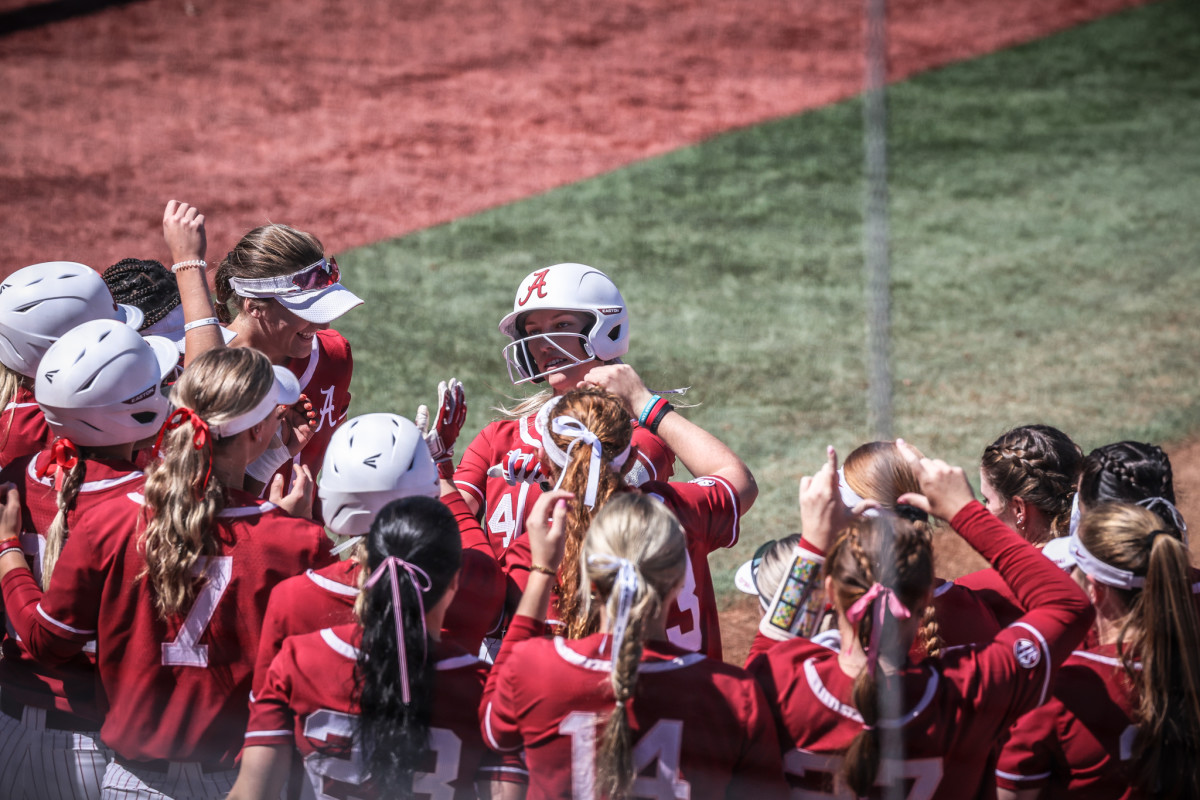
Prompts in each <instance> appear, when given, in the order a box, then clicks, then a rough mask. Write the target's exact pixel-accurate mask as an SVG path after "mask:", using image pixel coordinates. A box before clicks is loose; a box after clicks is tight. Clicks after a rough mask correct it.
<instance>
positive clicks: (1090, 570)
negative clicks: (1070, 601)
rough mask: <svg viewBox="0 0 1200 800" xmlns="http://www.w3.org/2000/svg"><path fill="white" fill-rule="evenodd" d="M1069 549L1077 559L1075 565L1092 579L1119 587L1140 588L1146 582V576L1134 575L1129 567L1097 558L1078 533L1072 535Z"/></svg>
mask: <svg viewBox="0 0 1200 800" xmlns="http://www.w3.org/2000/svg"><path fill="white" fill-rule="evenodd" d="M1069 549H1070V552H1071V556H1072V557H1074V559H1075V565H1076V566H1077V567H1079V568H1080V569H1081V570H1083V571H1084V573H1086V574H1087V575H1088V577H1090V578H1092V580H1095V581H1098V582H1099V583H1103V584H1104V585H1105V586H1115V587H1117V588H1118V589H1140V588H1142V587H1143V586H1144V585H1145V584H1146V579H1145V578H1144V577H1142V576H1140V575H1134V574H1133V573H1132V572H1130V571H1129V570H1127V569H1121V568H1120V567H1114V566H1113V565H1112V564H1109V563H1107V562H1104V561H1101V560H1100V559H1098V558H1096V557H1095V556H1094V555H1092V554H1091V553H1090V552H1088V549H1087V548H1086V547H1084V546H1083V542H1081V541H1080V540H1079V535H1078V534H1073V535H1072V536H1071V539H1070V545H1069Z"/></svg>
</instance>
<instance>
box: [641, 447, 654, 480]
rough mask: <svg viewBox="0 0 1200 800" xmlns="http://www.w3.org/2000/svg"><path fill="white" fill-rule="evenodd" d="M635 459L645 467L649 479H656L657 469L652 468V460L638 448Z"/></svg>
mask: <svg viewBox="0 0 1200 800" xmlns="http://www.w3.org/2000/svg"><path fill="white" fill-rule="evenodd" d="M637 459H638V461H640V462H642V466H644V467H645V468H646V472H648V473H649V474H650V480H652V481H656V480H658V470H657V469H655V468H654V462H653V461H651V460H650V458H649V456H647V455H646V454H645V453H643V452H642V451H641V450H639V451H638V454H637Z"/></svg>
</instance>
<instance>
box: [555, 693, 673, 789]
mask: <svg viewBox="0 0 1200 800" xmlns="http://www.w3.org/2000/svg"><path fill="white" fill-rule="evenodd" d="M599 721H600V716H599V715H598V714H594V713H592V712H590V711H572V712H571V713H570V714H568V715H567V716H566V717H565V718H564V719H563V721H562V722H560V723H559V724H558V732H559V733H563V734H566V735H567V736H570V737H571V796H572V798H574V800H584V798H587V800H592V798H593V797H595V796H596V726H597V724H598V723H599ZM682 745H683V723H682V722H680V721H679V720H677V719H660V720H659V721H658V722H656V723H654V727H653V728H651V729H650V730H648V731H646V732H645V733H643V734H642V736H641V738H640V739H638V742H637V744H636V745H634V748H633V753H632V755H633V772H634V774H635V775H638V776H639V777H638V778H637V779H635V780H634V782H633V786H632V787H630V792H629V796H630V797H646V798H653V800H688V799H689V798H690V797H691V796H692V785H691V784H690V783H688V782H687V781H685V780H684V779H683V778H681V777H679V752H680V749H681V748H682ZM651 764H653V765H654V777H653V778H647V777H645V776H643V775H642V772H643V771H645V769H646V768H647V767H649V766H650V765H651Z"/></svg>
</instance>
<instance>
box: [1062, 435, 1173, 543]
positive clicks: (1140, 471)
mask: <svg viewBox="0 0 1200 800" xmlns="http://www.w3.org/2000/svg"><path fill="white" fill-rule="evenodd" d="M1151 497H1161V498H1162V499H1164V500H1167V501H1169V502H1170V503H1171V505H1175V483H1174V479H1173V477H1172V473H1171V459H1169V458H1168V457H1167V454H1166V453H1165V452H1163V449H1162V448H1161V447H1159V446H1158V445H1153V444H1147V443H1145V442H1115V443H1114V444H1106V445H1104V446H1103V447H1097V448H1096V449H1095V450H1093V451H1092V452H1090V453H1088V455H1087V458H1085V459H1084V460H1083V472H1082V474H1081V475H1080V477H1079V502H1081V503H1083V504H1084V505H1085V506H1087V507H1088V508H1094V507H1095V506H1096V505H1098V504H1100V503H1110V502H1120V503H1137V502H1139V501H1142V500H1147V499H1149V498H1151ZM1150 510H1151V511H1153V512H1154V513H1156V514H1158V515H1159V517H1161V518H1162V520H1163V521H1164V522H1166V523H1167V524H1168V525H1170V526H1171V528H1172V530H1174V529H1175V528H1176V527H1177V526H1176V523H1175V519H1174V518H1173V517H1172V515H1171V514H1170V513H1169V512H1168V510H1167V509H1165V508H1162V507H1161V506H1155V507H1154V508H1152V509H1150Z"/></svg>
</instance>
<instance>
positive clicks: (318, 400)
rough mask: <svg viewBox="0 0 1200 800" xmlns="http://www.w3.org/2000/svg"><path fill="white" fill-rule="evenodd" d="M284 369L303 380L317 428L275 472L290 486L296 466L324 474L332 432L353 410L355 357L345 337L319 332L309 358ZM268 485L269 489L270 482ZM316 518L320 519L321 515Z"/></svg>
mask: <svg viewBox="0 0 1200 800" xmlns="http://www.w3.org/2000/svg"><path fill="white" fill-rule="evenodd" d="M284 366H286V367H287V368H288V369H290V370H291V371H292V373H293V374H294V375H295V376H296V378H297V379H298V380H299V381H300V391H301V393H303V394H304V395H305V396H306V397H307V398H308V400H309V402H310V403H312V407H313V411H314V412H316V414H317V423H316V424H317V429H316V431H315V432H314V433H313V437H312V438H311V439H309V440H308V443H307V444H305V445H304V449H303V450H301V451H300V453H299V454H298V455H297V456H296V457H295V458H293V459H292V460H291V461H287V462H284V464H283V466H282V467H280V468H279V469H277V470H275V474H276V475H283V478H284V486H285V487H290V486H291V485H292V484H291V481H292V465H293V464H295V463H299V464H304V465H306V466H307V467H308V468H309V469H310V470H311V471H312V474H313V477H316V475H317V473H319V472H320V471H321V464H323V463H324V461H325V450H326V448H328V447H329V440H330V438H332V436H333V431H334V429H335V428H337V426H338V425H341V424H342V421H343V420H344V419H346V414H347V413H348V412H349V411H350V376H351V374H352V373H353V372H354V357H353V356H352V355H351V353H350V343H349V342H348V341H346V337H344V336H342V335H341V334H340V333H338V332H337V331H335V330H333V329H327V330H323V331H317V335H316V336H314V337H313V343H312V353H311V354H310V355H309V356H308V357H307V358H290V359H288V360H287V363H286V364H285V365H284ZM272 480H274V476H272ZM266 484H267V487H268V489H269V488H270V486H271V481H267V482H266ZM314 502H316V501H315V500H314ZM316 516H318V518H319V514H317V515H316Z"/></svg>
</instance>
